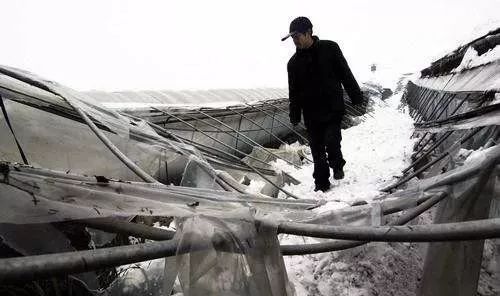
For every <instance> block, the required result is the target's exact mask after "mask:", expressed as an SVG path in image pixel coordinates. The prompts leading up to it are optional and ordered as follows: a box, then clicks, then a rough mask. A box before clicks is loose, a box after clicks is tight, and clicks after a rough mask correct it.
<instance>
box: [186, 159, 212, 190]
mask: <svg viewBox="0 0 500 296" xmlns="http://www.w3.org/2000/svg"><path fill="white" fill-rule="evenodd" d="M216 179H217V173H216V172H215V171H214V170H213V169H212V167H210V165H209V164H208V163H203V162H201V161H199V160H198V159H196V158H194V157H189V161H188V163H187V164H186V166H185V168H184V172H183V173H182V180H181V183H180V186H183V187H196V188H206V189H214V190H220V189H222V188H221V186H220V185H218V184H217V182H216Z"/></svg>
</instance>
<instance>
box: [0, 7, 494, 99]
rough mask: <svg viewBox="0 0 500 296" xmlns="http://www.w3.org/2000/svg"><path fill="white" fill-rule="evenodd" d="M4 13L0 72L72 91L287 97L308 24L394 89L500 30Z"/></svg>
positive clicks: (399, 13) (283, 16)
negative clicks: (238, 91) (230, 91)
mask: <svg viewBox="0 0 500 296" xmlns="http://www.w3.org/2000/svg"><path fill="white" fill-rule="evenodd" d="M1 1H2V17H0V31H1V36H2V42H1V46H0V64H1V65H7V66H13V67H18V68H22V69H25V70H28V71H32V72H34V73H35V74H38V75H41V76H43V77H45V78H48V79H51V80H54V81H57V82H59V83H62V84H65V85H67V86H69V87H72V88H75V89H77V90H107V91H113V90H139V89H157V90H158V89H164V90H166V89H169V90H180V89H214V88H257V87H287V74H286V63H287V61H288V59H289V58H290V56H291V55H292V54H293V53H294V51H295V47H294V45H293V42H292V41H291V39H288V40H287V41H285V42H281V41H280V39H281V37H283V36H284V35H286V34H287V33H288V27H289V23H290V21H291V20H293V18H295V17H297V16H302V15H303V16H307V17H309V18H310V19H311V21H312V23H313V26H314V27H313V31H314V33H315V34H316V35H318V36H319V37H320V38H321V39H329V40H334V41H336V42H337V43H338V44H339V45H340V47H341V49H342V51H343V53H344V56H345V57H346V59H347V61H348V63H349V65H350V66H351V69H352V71H353V73H354V75H355V76H356V78H357V79H358V80H359V81H360V82H362V81H367V80H371V79H374V77H373V74H371V73H370V71H369V70H370V65H371V64H373V63H375V64H377V66H378V71H377V72H376V73H377V75H378V76H379V78H380V81H384V82H383V83H387V84H390V82H385V81H391V79H396V78H397V77H398V76H399V75H400V74H401V73H407V72H416V71H419V70H421V69H422V68H424V67H426V66H427V65H428V64H429V63H430V62H431V61H432V60H434V59H436V58H438V57H440V56H441V55H443V54H445V53H447V52H449V51H452V50H454V49H455V48H456V47H457V46H458V45H459V44H461V43H463V42H464V41H467V40H468V38H471V36H475V35H474V34H478V33H479V32H483V31H484V30H485V28H487V29H494V28H496V27H500V14H499V13H498V12H499V11H500V0H475V1H465V0H419V1H415V0H414V1H406V0H379V1H373V0H345V1H338V0H335V1H292V0H288V1H263V0H252V1H236V0H232V1H222V0H211V1H191V0H183V1H166V0H164V1H153V0H143V1H127V0H120V1H106V0H86V1H72V0H45V1H37V0H1ZM486 31H488V30H486ZM382 78H383V79H382Z"/></svg>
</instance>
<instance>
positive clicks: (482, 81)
mask: <svg viewBox="0 0 500 296" xmlns="http://www.w3.org/2000/svg"><path fill="white" fill-rule="evenodd" d="M499 69H500V60H498V61H495V62H492V63H490V64H486V65H482V66H480V67H476V68H473V69H468V70H465V71H463V72H460V73H456V74H455V73H452V74H448V75H443V76H440V77H438V78H436V77H431V78H420V79H417V80H415V81H414V83H415V84H417V85H418V86H422V87H427V88H432V89H435V90H440V91H449V92H459V91H487V90H498V91H500V71H499ZM448 80H449V82H448V83H447V84H443V83H442V82H443V81H448ZM444 85H446V87H444Z"/></svg>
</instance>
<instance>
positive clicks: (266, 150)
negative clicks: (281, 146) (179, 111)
mask: <svg viewBox="0 0 500 296" xmlns="http://www.w3.org/2000/svg"><path fill="white" fill-rule="evenodd" d="M196 112H198V113H200V114H202V115H204V116H206V117H207V118H210V119H212V120H213V121H215V122H217V123H219V124H221V125H223V126H225V127H227V128H228V129H230V130H232V131H234V132H236V133H238V134H239V135H240V136H242V137H243V138H245V139H247V140H248V141H250V142H251V143H253V144H254V145H256V146H257V147H259V148H261V149H263V150H264V151H265V152H267V153H268V154H270V155H272V156H274V157H276V158H277V159H281V160H283V161H284V162H286V163H288V164H289V165H291V166H293V167H294V168H296V169H300V167H299V166H297V165H295V164H294V163H293V162H291V161H289V160H287V159H285V158H283V157H281V156H279V155H277V154H276V153H274V152H272V151H270V150H269V149H267V148H265V147H264V146H262V145H261V144H259V143H257V142H256V141H254V140H253V139H251V138H249V137H248V136H246V135H245V134H243V133H241V132H239V131H237V130H235V129H234V128H232V127H231V126H229V125H227V124H226V123H224V122H222V121H221V120H219V119H217V118H215V117H213V116H211V115H210V114H207V113H205V112H203V111H201V110H196Z"/></svg>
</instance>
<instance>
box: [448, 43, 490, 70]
mask: <svg viewBox="0 0 500 296" xmlns="http://www.w3.org/2000/svg"><path fill="white" fill-rule="evenodd" d="M497 60H500V46H496V47H494V48H492V49H490V50H489V51H487V52H485V53H483V54H482V55H478V53H477V51H476V50H475V49H474V48H473V47H472V46H471V47H469V48H467V51H466V52H465V54H464V57H463V59H462V62H461V63H460V65H459V66H458V67H456V68H455V69H454V70H452V72H454V73H457V72H461V71H463V70H466V69H471V68H474V67H477V66H481V65H485V64H488V63H491V62H494V61H497Z"/></svg>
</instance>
